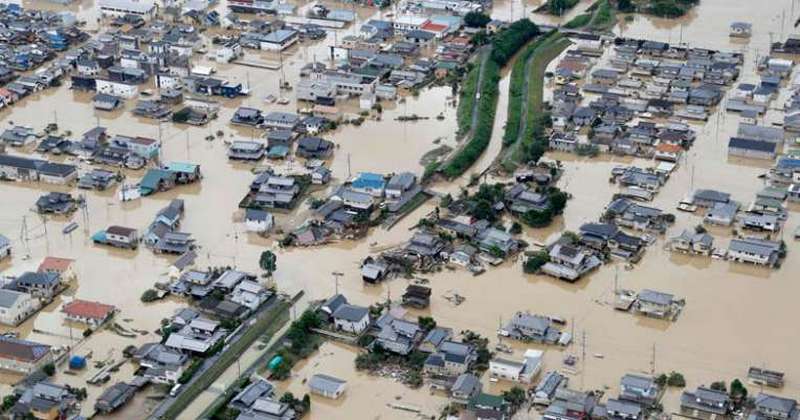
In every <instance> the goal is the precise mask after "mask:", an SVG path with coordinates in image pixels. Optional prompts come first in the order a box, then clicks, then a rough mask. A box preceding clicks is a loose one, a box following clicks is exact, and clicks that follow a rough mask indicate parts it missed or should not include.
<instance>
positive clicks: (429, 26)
mask: <svg viewBox="0 0 800 420" xmlns="http://www.w3.org/2000/svg"><path fill="white" fill-rule="evenodd" d="M419 28H420V29H422V30H423V31H429V32H444V30H445V29H447V25H442V24H440V23H433V22H431V21H428V22H425V24H423V25H422V26H420V27H419Z"/></svg>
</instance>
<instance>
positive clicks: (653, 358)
mask: <svg viewBox="0 0 800 420" xmlns="http://www.w3.org/2000/svg"><path fill="white" fill-rule="evenodd" d="M650 374H651V375H655V374H656V343H653V352H652V354H651V355H650Z"/></svg>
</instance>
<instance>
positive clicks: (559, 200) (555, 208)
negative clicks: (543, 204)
mask: <svg viewBox="0 0 800 420" xmlns="http://www.w3.org/2000/svg"><path fill="white" fill-rule="evenodd" d="M549 197H550V209H551V210H552V212H553V214H554V215H559V214H561V213H563V212H564V208H565V207H567V198H568V196H567V193H565V192H563V191H561V190H559V189H558V188H553V190H552V191H550V194H549Z"/></svg>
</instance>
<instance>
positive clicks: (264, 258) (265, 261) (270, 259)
mask: <svg viewBox="0 0 800 420" xmlns="http://www.w3.org/2000/svg"><path fill="white" fill-rule="evenodd" d="M277 263H278V257H277V256H276V255H275V253H274V252H272V251H270V250H266V251H264V252H262V253H261V257H260V258H259V259H258V266H259V267H261V269H262V270H264V271H266V272H267V274H269V275H272V273H274V272H275V270H276V269H277V268H278V267H277Z"/></svg>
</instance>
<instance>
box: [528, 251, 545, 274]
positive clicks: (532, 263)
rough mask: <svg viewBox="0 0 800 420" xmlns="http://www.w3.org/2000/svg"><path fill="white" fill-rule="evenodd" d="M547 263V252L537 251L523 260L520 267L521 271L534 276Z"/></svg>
mask: <svg viewBox="0 0 800 420" xmlns="http://www.w3.org/2000/svg"><path fill="white" fill-rule="evenodd" d="M548 262H550V255H549V254H548V253H547V251H544V250H543V251H539V252H537V253H535V254H533V255H531V256H530V257H528V259H527V260H525V264H523V265H522V271H524V272H525V273H526V274H536V273H538V272H539V269H540V268H542V266H543V265H545V264H547V263H548Z"/></svg>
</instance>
